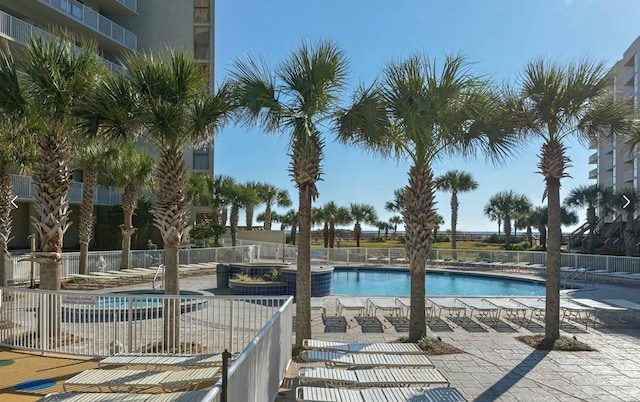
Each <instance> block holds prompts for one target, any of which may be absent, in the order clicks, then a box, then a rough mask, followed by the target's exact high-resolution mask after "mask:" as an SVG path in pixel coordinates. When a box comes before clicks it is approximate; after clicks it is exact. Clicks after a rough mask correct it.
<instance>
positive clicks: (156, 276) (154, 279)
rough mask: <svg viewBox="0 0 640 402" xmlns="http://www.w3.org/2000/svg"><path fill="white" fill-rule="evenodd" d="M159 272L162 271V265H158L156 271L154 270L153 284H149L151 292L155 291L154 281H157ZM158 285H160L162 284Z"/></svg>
mask: <svg viewBox="0 0 640 402" xmlns="http://www.w3.org/2000/svg"><path fill="white" fill-rule="evenodd" d="M160 271H164V264H160V265H158V269H156V274H155V275H154V276H153V282H151V288H152V289H153V290H156V280H157V279H158V276H159V275H160ZM160 284H161V285H162V282H161V283H160Z"/></svg>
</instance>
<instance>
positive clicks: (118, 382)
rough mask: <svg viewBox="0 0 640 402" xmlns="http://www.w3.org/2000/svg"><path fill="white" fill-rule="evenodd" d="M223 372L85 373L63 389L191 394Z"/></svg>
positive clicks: (88, 371) (206, 369)
mask: <svg viewBox="0 0 640 402" xmlns="http://www.w3.org/2000/svg"><path fill="white" fill-rule="evenodd" d="M219 372H220V368H218V367H210V368H197V369H189V370H180V371H148V370H101V369H92V370H85V371H83V372H81V373H78V374H76V375H75V376H73V377H71V378H69V379H68V380H66V381H65V382H64V384H63V385H62V389H63V390H64V392H67V388H68V387H69V386H74V387H83V388H84V387H96V388H98V390H99V391H100V392H102V390H103V389H106V390H109V391H110V392H119V391H127V392H132V391H134V390H140V389H148V388H154V387H160V388H162V389H163V390H172V391H176V390H179V389H184V390H189V389H191V388H192V387H194V386H196V385H198V384H200V383H203V382H214V381H215V380H217V375H218V373H219Z"/></svg>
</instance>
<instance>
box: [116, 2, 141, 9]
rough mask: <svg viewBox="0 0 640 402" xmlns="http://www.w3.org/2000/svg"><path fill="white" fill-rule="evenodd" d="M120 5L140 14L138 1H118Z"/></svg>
mask: <svg viewBox="0 0 640 402" xmlns="http://www.w3.org/2000/svg"><path fill="white" fill-rule="evenodd" d="M116 1H117V2H118V3H120V4H122V5H123V6H125V7H127V8H128V9H129V10H131V11H134V12H138V0H116Z"/></svg>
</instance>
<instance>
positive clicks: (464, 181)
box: [436, 170, 478, 259]
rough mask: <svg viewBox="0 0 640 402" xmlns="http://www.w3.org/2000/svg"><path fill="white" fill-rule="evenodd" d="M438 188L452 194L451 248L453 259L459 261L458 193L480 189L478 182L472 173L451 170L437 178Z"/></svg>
mask: <svg viewBox="0 0 640 402" xmlns="http://www.w3.org/2000/svg"><path fill="white" fill-rule="evenodd" d="M436 188H437V189H438V190H440V191H450V192H451V248H452V249H453V250H454V251H453V254H452V256H453V257H452V258H453V259H457V258H458V257H457V254H456V252H455V249H456V227H457V225H458V207H459V204H458V193H459V192H464V191H471V190H475V189H477V188H478V182H477V181H475V180H473V177H472V176H471V174H470V173H467V172H462V171H459V170H450V171H448V172H447V173H445V174H443V175H442V176H439V177H436Z"/></svg>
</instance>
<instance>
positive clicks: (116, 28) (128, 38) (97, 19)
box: [39, 0, 138, 50]
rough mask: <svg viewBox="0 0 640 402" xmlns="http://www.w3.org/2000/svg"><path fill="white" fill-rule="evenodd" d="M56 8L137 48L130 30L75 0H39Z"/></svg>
mask: <svg viewBox="0 0 640 402" xmlns="http://www.w3.org/2000/svg"><path fill="white" fill-rule="evenodd" d="M39 1H40V2H41V3H45V4H48V5H49V6H51V7H53V8H55V9H56V10H58V11H60V12H62V13H64V14H67V15H68V16H70V17H73V18H74V19H76V20H77V21H80V22H82V23H83V24H85V25H86V26H88V27H90V28H92V29H93V30H95V31H97V32H100V33H102V34H103V35H105V36H107V37H109V38H111V39H113V40H114V41H115V42H118V43H120V44H122V45H124V46H126V47H128V48H129V49H131V50H137V48H138V37H137V36H136V35H135V34H134V33H133V32H131V31H129V30H127V29H125V28H124V27H122V26H120V25H118V24H116V23H115V22H113V21H111V20H110V19H109V18H107V17H105V16H104V15H101V14H99V13H98V12H96V11H95V10H94V9H92V8H91V7H87V6H85V5H84V4H82V3H79V2H78V1H76V0H39Z"/></svg>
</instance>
